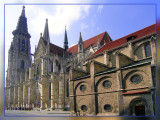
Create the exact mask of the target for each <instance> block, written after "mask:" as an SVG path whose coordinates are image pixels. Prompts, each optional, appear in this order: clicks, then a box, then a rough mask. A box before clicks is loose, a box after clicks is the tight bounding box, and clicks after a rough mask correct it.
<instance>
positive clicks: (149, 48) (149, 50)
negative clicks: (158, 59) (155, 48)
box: [144, 42, 151, 57]
mask: <svg viewBox="0 0 160 120" xmlns="http://www.w3.org/2000/svg"><path fill="white" fill-rule="evenodd" d="M144 49H145V56H146V57H150V56H151V46H150V43H149V42H148V43H146V44H145V45H144Z"/></svg>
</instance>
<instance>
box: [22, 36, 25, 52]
mask: <svg viewBox="0 0 160 120" xmlns="http://www.w3.org/2000/svg"><path fill="white" fill-rule="evenodd" d="M22 51H23V52H24V51H25V40H24V39H23V40H22Z"/></svg>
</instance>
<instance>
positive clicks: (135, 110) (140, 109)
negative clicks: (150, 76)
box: [130, 98, 147, 116]
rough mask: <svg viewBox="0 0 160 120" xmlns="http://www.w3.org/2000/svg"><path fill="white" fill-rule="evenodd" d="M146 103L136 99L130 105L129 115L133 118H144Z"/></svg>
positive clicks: (143, 100)
mask: <svg viewBox="0 0 160 120" xmlns="http://www.w3.org/2000/svg"><path fill="white" fill-rule="evenodd" d="M146 106H147V104H146V101H145V99H142V98H136V99H134V100H132V101H131V103H130V113H131V115H134V116H145V115H146Z"/></svg>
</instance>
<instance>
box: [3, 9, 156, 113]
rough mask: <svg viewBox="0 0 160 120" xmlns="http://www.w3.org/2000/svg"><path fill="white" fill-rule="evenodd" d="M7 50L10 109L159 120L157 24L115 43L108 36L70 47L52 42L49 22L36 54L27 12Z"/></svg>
mask: <svg viewBox="0 0 160 120" xmlns="http://www.w3.org/2000/svg"><path fill="white" fill-rule="evenodd" d="M12 34H13V41H12V43H11V46H10V49H9V51H8V69H7V75H6V87H5V108H6V109H10V108H13V109H16V108H33V109H40V110H57V109H60V110H70V115H71V116H95V115H96V116H119V115H122V116H124V115H137V116H138V115H141V116H151V115H154V112H155V111H154V106H155V25H151V26H149V27H146V28H144V29H142V30H139V31H137V32H134V33H132V34H129V35H127V36H125V37H122V38H120V39H118V40H114V41H113V40H112V39H111V37H110V36H109V34H108V33H107V32H103V33H101V34H99V35H96V36H94V37H92V38H90V39H88V40H85V41H83V38H82V34H81V33H80V35H79V41H78V43H77V44H76V45H74V46H72V47H68V42H69V41H68V37H67V30H66V27H65V30H64V46H63V48H62V47H59V46H57V45H55V44H52V43H51V40H50V35H49V26H48V19H46V21H45V27H44V32H43V34H42V33H41V34H40V38H39V42H38V45H37V47H36V48H35V52H34V54H32V53H31V45H30V38H31V35H30V34H29V31H28V25H27V18H26V16H25V7H24V6H23V9H22V13H21V15H20V17H19V20H18V23H17V27H16V29H15V30H14V31H13V32H12Z"/></svg>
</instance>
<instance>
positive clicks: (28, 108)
mask: <svg viewBox="0 0 160 120" xmlns="http://www.w3.org/2000/svg"><path fill="white" fill-rule="evenodd" d="M6 110H33V108H32V107H7V108H6Z"/></svg>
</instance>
